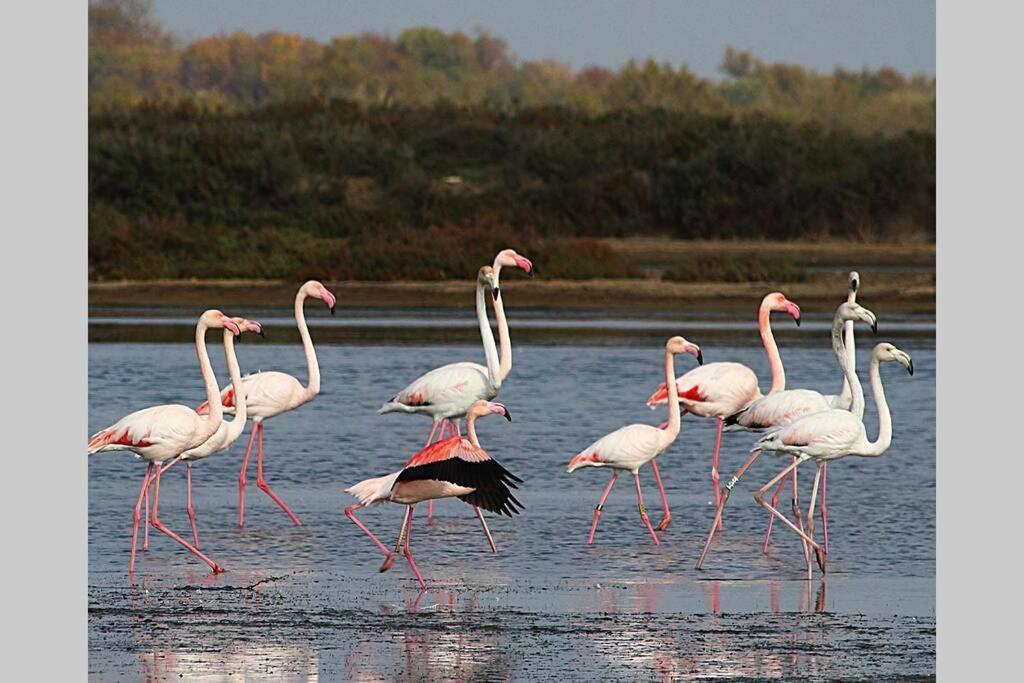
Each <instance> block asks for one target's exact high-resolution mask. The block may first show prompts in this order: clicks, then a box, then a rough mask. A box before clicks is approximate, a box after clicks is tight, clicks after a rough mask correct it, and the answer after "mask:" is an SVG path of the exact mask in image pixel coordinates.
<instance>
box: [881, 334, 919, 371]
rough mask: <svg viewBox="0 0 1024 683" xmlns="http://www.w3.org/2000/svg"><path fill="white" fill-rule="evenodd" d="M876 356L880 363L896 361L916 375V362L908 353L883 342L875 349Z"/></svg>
mask: <svg viewBox="0 0 1024 683" xmlns="http://www.w3.org/2000/svg"><path fill="white" fill-rule="evenodd" d="M873 353H874V356H875V358H877V359H878V360H880V361H896V362H897V363H899V364H900V365H902V366H903V367H905V368H906V369H907V372H909V373H910V375H911V376H913V375H914V361H913V359H912V358H911V357H910V354H909V353H907V352H906V351H900V350H899V349H897V348H896V347H895V346H893V345H892V344H890V343H889V342H882V343H881V344H879V345H878V346H876V347H875V350H874V352H873Z"/></svg>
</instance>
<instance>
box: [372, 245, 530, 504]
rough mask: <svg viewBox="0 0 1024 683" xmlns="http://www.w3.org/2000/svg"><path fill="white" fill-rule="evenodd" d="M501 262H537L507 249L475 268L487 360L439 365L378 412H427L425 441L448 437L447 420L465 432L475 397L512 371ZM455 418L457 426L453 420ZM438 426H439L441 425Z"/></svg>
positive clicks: (491, 393)
mask: <svg viewBox="0 0 1024 683" xmlns="http://www.w3.org/2000/svg"><path fill="white" fill-rule="evenodd" d="M503 267H509V268H521V269H522V270H524V271H526V273H527V274H529V275H530V276H531V277H532V276H533V273H534V272H535V268H534V266H533V263H532V262H531V261H530V260H529V259H527V258H525V257H523V256H520V255H519V254H517V253H516V252H515V250H514V249H505V250H502V251H500V252H498V254H497V256H495V257H494V263H493V265H491V266H484V267H483V268H481V269H480V271H479V272H478V273H477V285H476V315H477V320H478V321H479V323H480V337H481V340H482V341H483V346H484V357H485V359H486V362H487V366H486V367H484V366H483V365H480V364H479V363H471V362H463V363H449V364H448V365H443V366H441V367H439V368H435V369H433V370H431V371H430V372H427V373H426V374H424V375H421V376H420V377H418V378H417V379H415V380H413V381H412V383H411V384H409V385H408V386H407V387H405V388H404V389H402V390H401V391H399V392H398V393H397V394H395V396H394V397H393V398H392V399H391V400H390V401H388V402H387V403H385V404H384V405H383V406H381V408H380V410H378V411H377V414H378V415H383V414H385V413H396V412H399V413H414V414H420V415H429V416H430V417H431V418H432V419H433V425H432V427H431V430H430V435H429V436H428V437H427V441H426V443H425V444H424V446H427V445H429V444H430V443H431V442H433V441H434V433H435V432H437V438H438V439H442V438H444V432H445V424H446V423H447V424H448V425H449V427H450V428H451V434H452V435H456V434H461V430H460V429H459V426H458V423H459V420H460V419H461V418H462V417H463V416H464V415H465V414H466V411H467V410H468V409H469V406H471V405H472V404H473V402H474V401H477V400H481V399H483V400H487V401H489V400H491V399H493V398H495V397H496V396H497V395H498V392H499V391H500V390H501V383H502V382H503V381H504V380H505V378H506V377H508V375H509V373H510V372H511V371H512V341H511V339H510V337H509V330H508V321H507V320H506V318H505V304H504V303H503V301H502V298H501V288H500V275H501V269H502V268H503ZM485 287H490V290H491V295H492V298H493V303H494V317H495V318H496V320H497V322H498V339H499V341H500V342H501V357H500V358H499V357H498V354H497V351H496V349H495V345H494V333H493V332H492V331H491V325H490V323H489V322H488V320H487V305H486V303H485V299H484V288H485ZM453 418H454V419H455V424H454V426H453V425H452V424H451V420H452V419H453ZM438 427H440V431H437V430H438ZM433 518H434V501H432V500H431V501H430V502H428V503H427V522H428V523H430V522H431V521H433Z"/></svg>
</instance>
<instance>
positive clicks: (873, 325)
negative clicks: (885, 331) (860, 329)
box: [871, 320, 878, 334]
mask: <svg viewBox="0 0 1024 683" xmlns="http://www.w3.org/2000/svg"><path fill="white" fill-rule="evenodd" d="M871 331H872V332H873V333H875V334H878V321H877V320H876V321H875V322H873V323H871Z"/></svg>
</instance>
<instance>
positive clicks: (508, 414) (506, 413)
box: [504, 408, 512, 422]
mask: <svg viewBox="0 0 1024 683" xmlns="http://www.w3.org/2000/svg"><path fill="white" fill-rule="evenodd" d="M504 415H505V419H506V420H508V421H509V422H511V421H512V413H510V412H508V408H505V413H504Z"/></svg>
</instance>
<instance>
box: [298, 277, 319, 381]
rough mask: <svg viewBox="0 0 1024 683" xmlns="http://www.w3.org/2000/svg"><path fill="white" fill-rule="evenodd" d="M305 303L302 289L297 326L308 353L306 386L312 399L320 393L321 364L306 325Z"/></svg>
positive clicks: (303, 348)
mask: <svg viewBox="0 0 1024 683" xmlns="http://www.w3.org/2000/svg"><path fill="white" fill-rule="evenodd" d="M305 302H306V292H305V291H304V290H302V289H300V290H299V293H298V294H296V295H295V324H296V325H297V326H298V328H299V336H300V337H301V338H302V350H303V351H305V353H306V366H307V368H308V369H309V384H308V385H307V386H306V393H307V394H308V395H309V396H310V398H312V397H313V396H316V395H317V394H319V393H320V364H319V363H317V360H316V349H314V348H313V339H312V337H310V336H309V327H308V326H307V325H306V313H305V310H304V304H305Z"/></svg>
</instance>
